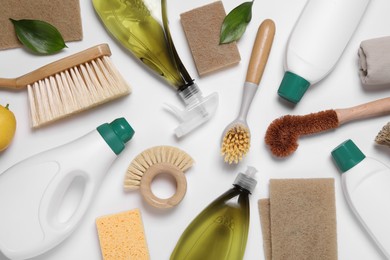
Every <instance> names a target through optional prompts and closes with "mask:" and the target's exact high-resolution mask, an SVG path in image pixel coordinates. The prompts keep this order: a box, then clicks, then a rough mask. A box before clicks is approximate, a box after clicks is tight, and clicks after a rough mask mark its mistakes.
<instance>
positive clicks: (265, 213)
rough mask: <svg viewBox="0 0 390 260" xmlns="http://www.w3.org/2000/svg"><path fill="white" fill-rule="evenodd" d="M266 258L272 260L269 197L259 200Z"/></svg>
mask: <svg viewBox="0 0 390 260" xmlns="http://www.w3.org/2000/svg"><path fill="white" fill-rule="evenodd" d="M258 206H259V214H260V222H261V231H262V234H263V249H264V256H265V260H272V243H271V217H270V214H271V213H270V201H269V199H260V200H259V201H258Z"/></svg>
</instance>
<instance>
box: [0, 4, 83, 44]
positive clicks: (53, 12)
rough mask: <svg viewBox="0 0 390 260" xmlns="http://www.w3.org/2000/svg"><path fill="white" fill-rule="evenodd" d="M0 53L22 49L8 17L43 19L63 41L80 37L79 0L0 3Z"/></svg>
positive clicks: (76, 39)
mask: <svg viewBox="0 0 390 260" xmlns="http://www.w3.org/2000/svg"><path fill="white" fill-rule="evenodd" d="M0 4H1V7H2V8H1V12H0V27H1V28H2V29H1V30H0V50H1V49H9V48H15V47H20V46H22V45H21V43H20V42H19V41H18V39H17V37H16V34H15V29H14V27H13V25H12V23H11V22H10V21H9V18H12V19H15V20H19V19H35V20H43V21H45V22H48V23H50V24H52V25H54V26H55V27H56V28H57V29H58V30H59V31H60V33H61V34H62V37H63V38H64V40H65V41H66V42H68V41H78V40H81V39H82V37H83V32H82V23H81V16H80V4H79V0H67V1H62V0H50V1H46V0H18V1H15V0H0Z"/></svg>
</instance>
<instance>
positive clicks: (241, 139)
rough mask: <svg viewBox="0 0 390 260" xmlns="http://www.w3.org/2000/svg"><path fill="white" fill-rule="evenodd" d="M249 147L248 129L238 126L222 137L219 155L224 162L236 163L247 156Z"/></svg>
mask: <svg viewBox="0 0 390 260" xmlns="http://www.w3.org/2000/svg"><path fill="white" fill-rule="evenodd" d="M249 147H250V133H249V129H248V128H247V127H244V126H240V125H238V126H234V127H232V128H231V129H229V131H228V132H227V133H226V134H225V136H224V137H223V140H222V148H221V154H222V155H223V156H225V162H229V164H231V163H233V162H234V163H238V162H239V161H241V160H242V158H243V157H244V156H245V155H246V154H247V152H248V151H249Z"/></svg>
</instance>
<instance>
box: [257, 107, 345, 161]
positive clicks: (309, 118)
mask: <svg viewBox="0 0 390 260" xmlns="http://www.w3.org/2000/svg"><path fill="white" fill-rule="evenodd" d="M338 125H339V121H338V118H337V113H336V111H335V110H326V111H321V112H318V113H311V114H308V115H304V116H292V115H286V116H282V117H280V118H278V119H275V120H274V121H273V122H272V123H271V124H270V125H269V127H268V129H267V132H266V134H265V143H266V144H267V145H268V146H269V148H270V150H271V152H272V154H273V155H275V156H277V157H286V156H288V155H290V154H292V153H293V152H294V151H295V150H296V149H297V148H298V138H299V136H301V135H309V134H315V133H319V132H322V131H326V130H330V129H333V128H336V127H338Z"/></svg>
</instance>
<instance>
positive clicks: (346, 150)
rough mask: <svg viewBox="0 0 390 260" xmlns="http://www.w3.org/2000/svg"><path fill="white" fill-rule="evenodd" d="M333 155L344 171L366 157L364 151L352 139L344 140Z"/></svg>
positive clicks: (334, 150)
mask: <svg viewBox="0 0 390 260" xmlns="http://www.w3.org/2000/svg"><path fill="white" fill-rule="evenodd" d="M332 157H333V159H334V161H335V162H336V165H337V166H338V167H339V169H340V170H341V171H342V172H343V173H344V172H346V171H348V170H349V169H351V168H352V167H354V166H355V165H356V164H358V163H360V162H361V161H362V160H363V159H364V158H366V156H365V155H364V154H363V153H362V151H360V149H359V148H358V147H357V146H356V145H355V143H354V142H353V141H352V140H350V139H348V140H346V141H344V142H343V143H341V144H340V145H339V146H337V147H336V148H335V149H333V151H332Z"/></svg>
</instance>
